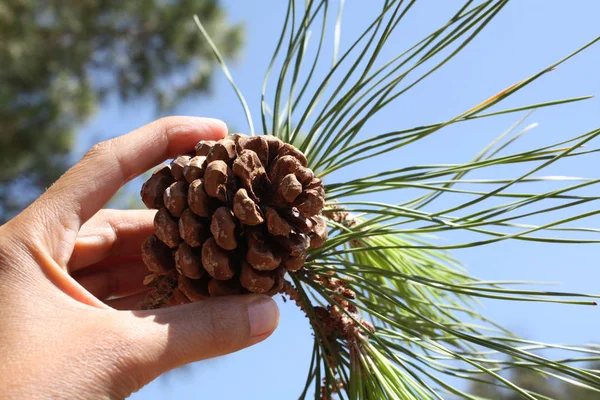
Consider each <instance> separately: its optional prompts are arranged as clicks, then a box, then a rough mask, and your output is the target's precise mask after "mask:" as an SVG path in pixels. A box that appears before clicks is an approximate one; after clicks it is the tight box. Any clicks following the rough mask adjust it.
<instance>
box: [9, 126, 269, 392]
mask: <svg viewBox="0 0 600 400" xmlns="http://www.w3.org/2000/svg"><path fill="white" fill-rule="evenodd" d="M226 134H227V128H226V126H225V124H224V123H223V122H221V121H218V120H213V119H206V118H191V117H168V118H163V119H160V120H158V121H155V122H153V123H151V124H149V125H146V126H144V127H142V128H140V129H137V130H135V131H133V132H131V133H129V134H127V135H124V136H120V137H117V138H115V139H112V140H109V141H106V142H102V143H99V144H97V145H95V146H94V147H93V148H92V149H90V151H89V152H88V153H87V154H86V155H85V156H84V157H83V159H82V160H81V161H80V162H79V163H77V164H76V165H75V166H74V167H73V168H71V169H70V170H69V171H67V172H66V173H65V174H64V175H63V176H62V177H61V178H60V179H59V180H58V181H57V182H56V183H55V184H54V185H52V186H51V187H50V188H49V189H48V190H47V191H46V193H44V194H43V195H42V196H41V197H40V198H39V199H37V200H36V201H35V202H34V203H33V204H32V205H31V206H30V207H28V208H27V209H26V210H24V211H23V212H22V213H21V214H19V215H18V216H17V217H15V218H14V219H12V220H11V221H9V222H8V223H6V224H5V225H3V226H0V282H1V283H0V393H2V398H4V399H6V398H8V399H11V398H18V399H25V398H27V399H42V398H43V399H47V398H57V399H58V398H68V399H121V398H124V397H127V396H129V395H130V394H131V393H133V392H135V391H137V390H139V389H140V388H141V387H142V386H144V385H145V384H147V383H149V382H150V381H152V380H153V379H155V378H156V377H158V376H159V375H161V374H162V373H163V372H166V371H168V370H170V369H172V368H176V367H178V366H181V365H184V364H187V363H190V362H194V361H198V360H204V359H207V358H211V357H216V356H220V355H224V354H228V353H231V352H234V351H237V350H240V349H242V348H245V347H248V346H251V345H253V344H255V343H258V342H260V341H262V340H264V339H265V338H267V337H268V336H269V335H270V334H271V333H272V332H273V331H274V330H275V328H276V327H277V324H278V321H279V312H278V309H277V306H276V304H275V302H274V301H273V300H272V299H270V298H269V297H266V296H262V295H246V296H232V297H221V298H215V299H210V300H206V301H202V302H198V303H192V304H188V305H182V306H176V307H169V308H163V309H160V310H151V311H132V309H133V308H134V307H135V306H136V305H137V304H138V302H139V301H140V300H141V299H142V298H143V296H144V295H145V293H144V291H145V287H144V286H143V285H142V283H141V282H142V279H143V277H144V276H145V275H146V273H147V270H146V268H145V266H144V265H143V263H142V261H141V256H140V246H141V243H142V241H143V240H144V238H146V237H147V236H149V235H150V234H151V232H152V220H153V217H154V213H155V211H146V210H143V211H142V210H135V211H134V210H131V211H118V210H100V209H101V207H102V206H103V205H104V204H106V203H107V201H108V200H109V199H110V198H111V197H112V196H113V195H114V194H115V193H116V191H117V190H118V189H119V188H120V187H121V186H122V185H123V184H124V183H126V182H127V181H129V180H131V179H133V178H134V177H136V176H138V175H140V174H141V173H143V172H145V171H146V170H148V169H150V168H152V167H153V166H155V165H157V164H159V163H161V162H163V161H164V160H166V159H168V158H172V157H174V156H176V155H177V154H183V153H186V152H189V151H191V150H193V147H194V144H195V143H197V142H198V141H199V140H202V139H211V140H218V139H220V138H222V137H224V136H225V135H226Z"/></svg>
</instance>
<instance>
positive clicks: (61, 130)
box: [0, 0, 243, 223]
mask: <svg viewBox="0 0 600 400" xmlns="http://www.w3.org/2000/svg"><path fill="white" fill-rule="evenodd" d="M190 13H197V14H199V15H200V16H201V17H202V19H203V20H204V21H206V23H207V29H208V30H209V31H210V32H211V34H212V35H213V37H214V40H215V42H216V43H217V44H218V45H219V48H220V49H221V50H222V52H223V54H224V56H226V57H232V56H234V55H235V54H236V53H237V51H238V49H239V47H240V45H241V41H242V34H243V32H242V29H241V27H240V26H229V25H228V24H227V23H226V20H225V13H224V11H223V9H222V7H221V5H220V4H219V2H218V0H170V1H162V0H140V1H137V0H136V1H123V0H101V1H98V0H77V1H62V0H48V1H42V2H40V1H36V0H10V1H3V2H0V37H1V38H2V40H0V60H2V69H1V71H0V121H2V134H0V167H1V168H0V223H1V222H2V221H3V220H6V219H7V218H9V217H10V216H11V214H12V213H13V212H15V211H18V210H20V209H21V208H22V207H23V206H24V205H26V204H27V203H28V202H29V201H31V199H32V198H34V197H35V196H37V195H38V194H39V192H40V191H41V190H43V189H44V188H45V187H47V186H48V185H49V184H50V183H52V182H53V181H54V180H55V179H56V178H57V177H58V176H59V175H60V174H61V173H62V172H64V170H65V168H66V167H67V165H68V163H69V162H68V159H67V156H68V154H69V151H70V150H71V149H72V147H73V144H74V141H75V136H74V133H75V132H76V129H77V128H78V126H79V125H80V124H81V123H82V122H84V121H86V119H87V118H89V117H90V115H92V113H93V112H94V110H95V109H96V108H97V107H98V104H99V103H101V102H102V100H103V99H104V98H105V97H106V96H108V95H113V94H114V95H117V96H119V97H120V98H121V99H124V100H128V99H132V98H135V97H140V96H144V97H145V98H148V97H149V98H153V99H155V100H156V102H157V105H158V106H159V108H161V109H165V108H169V107H172V106H173V105H175V104H176V103H177V102H180V101H182V100H184V99H186V98H187V97H188V96H190V95H194V94H197V93H199V92H204V91H206V90H208V89H209V87H210V77H211V74H212V72H213V69H214V61H213V58H212V56H211V50H210V48H209V47H208V46H207V45H206V42H205V41H203V40H202V39H201V38H200V37H199V36H198V34H197V29H196V27H195V25H194V22H193V21H192V20H191V19H190V18H189V16H190ZM25 188H26V190H25Z"/></svg>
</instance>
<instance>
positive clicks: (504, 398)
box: [469, 363, 600, 400]
mask: <svg viewBox="0 0 600 400" xmlns="http://www.w3.org/2000/svg"><path fill="white" fill-rule="evenodd" d="M588 368H590V369H593V370H597V371H600V363H594V364H592V365H590V366H588ZM508 379H509V380H510V381H511V382H512V383H514V384H516V385H518V386H519V387H521V388H523V389H525V390H529V391H530V392H532V393H531V394H532V396H534V397H536V398H539V399H545V398H551V399H565V400H571V399H573V400H575V399H576V400H596V399H598V398H599V395H598V393H596V392H594V391H591V390H589V389H585V388H581V387H578V386H575V385H571V384H566V383H563V382H562V381H559V380H558V379H549V378H548V377H545V376H544V375H542V374H539V373H536V372H534V371H532V370H530V369H527V368H516V369H513V370H512V371H511V373H510V374H509V377H508ZM484 381H488V382H491V380H489V378H484ZM469 392H470V393H471V394H473V395H475V396H478V397H479V398H481V399H490V400H521V399H523V396H521V395H520V394H519V393H517V392H515V391H512V390H507V389H505V388H504V387H503V384H502V383H501V382H497V385H492V384H488V383H485V382H473V384H472V385H471V387H470V390H469ZM536 394H537V395H539V396H536ZM544 396H546V397H544Z"/></svg>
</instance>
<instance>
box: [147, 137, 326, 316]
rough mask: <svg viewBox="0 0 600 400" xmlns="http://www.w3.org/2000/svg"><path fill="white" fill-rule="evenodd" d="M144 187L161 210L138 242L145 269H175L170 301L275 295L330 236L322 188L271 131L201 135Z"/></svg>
mask: <svg viewBox="0 0 600 400" xmlns="http://www.w3.org/2000/svg"><path fill="white" fill-rule="evenodd" d="M195 150H196V154H195V156H194V155H193V154H192V155H182V156H179V157H177V158H175V159H174V160H173V162H171V164H170V165H169V166H162V167H160V168H158V169H157V170H156V171H155V172H154V174H153V175H152V176H151V177H150V179H149V180H148V181H147V182H146V183H145V184H144V185H143V187H142V191H141V196H142V200H143V201H144V204H146V206H147V207H148V208H156V209H159V212H158V213H157V215H156V218H155V220H154V231H155V234H154V235H153V236H151V237H150V238H148V239H147V240H146V242H144V245H143V248H142V252H143V255H144V257H143V258H144V261H145V262H146V265H147V266H148V268H149V269H150V270H151V271H152V272H153V273H154V274H158V275H163V276H167V275H168V276H171V275H172V274H176V276H179V279H178V281H177V287H176V288H175V290H174V291H173V294H172V297H173V299H168V300H169V301H171V303H175V304H184V303H186V302H188V300H189V301H197V300H202V299H205V298H208V297H210V296H223V295H231V294H242V293H265V294H267V295H270V296H272V295H274V294H276V293H278V292H279V291H280V290H281V288H282V287H283V284H284V278H283V276H284V275H285V273H286V272H296V271H299V270H300V269H301V268H302V267H303V266H304V262H305V260H306V253H307V251H308V250H309V249H311V248H318V247H321V246H322V245H323V244H324V243H325V241H326V239H327V223H326V220H325V218H324V217H323V216H322V215H321V210H322V209H323V204H324V197H325V191H324V189H323V183H322V182H321V180H320V179H318V178H315V176H314V173H313V172H312V171H311V170H310V169H309V168H307V167H306V165H307V161H306V157H304V154H302V153H301V152H300V151H299V150H298V149H296V148H295V147H294V146H292V145H290V144H287V143H284V142H282V141H281V140H279V139H277V138H275V137H274V136H245V135H239V134H236V135H231V136H228V137H227V138H224V139H222V140H219V141H217V142H214V141H201V142H199V143H198V144H197V145H196V148H195Z"/></svg>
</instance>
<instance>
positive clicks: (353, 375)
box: [195, 0, 600, 400]
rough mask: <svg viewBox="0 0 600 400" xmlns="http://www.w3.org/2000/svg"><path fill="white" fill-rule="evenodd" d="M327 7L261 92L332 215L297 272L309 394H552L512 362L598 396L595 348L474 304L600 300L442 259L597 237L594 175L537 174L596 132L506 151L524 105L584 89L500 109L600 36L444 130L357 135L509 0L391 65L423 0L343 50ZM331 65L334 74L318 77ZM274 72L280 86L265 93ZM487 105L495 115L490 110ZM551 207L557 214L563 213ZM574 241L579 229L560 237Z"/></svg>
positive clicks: (383, 13)
mask: <svg viewBox="0 0 600 400" xmlns="http://www.w3.org/2000/svg"><path fill="white" fill-rule="evenodd" d="M332 3H333V2H332V1H328V0H319V1H317V0H304V1H296V0H289V1H288V8H287V11H286V14H285V18H284V21H283V25H282V30H281V34H280V36H279V39H278V42H277V43H276V47H275V51H274V53H273V57H272V59H271V61H270V63H269V66H268V69H267V71H266V75H265V80H264V83H263V86H262V89H261V98H260V105H261V122H262V130H263V132H262V133H263V134H271V135H275V136H277V137H279V138H281V139H282V140H285V141H287V142H290V143H294V144H295V145H297V147H299V148H300V149H301V150H302V151H303V152H305V154H306V156H307V158H308V161H309V167H311V168H312V169H313V170H314V171H315V172H317V173H318V175H319V176H320V177H321V178H324V179H325V180H326V185H325V190H326V196H327V202H328V203H327V205H326V208H325V210H324V213H325V214H326V215H328V216H329V217H330V218H329V220H328V224H329V239H328V240H327V242H326V244H325V245H324V246H323V247H321V248H320V249H314V250H312V251H311V253H310V254H309V258H308V259H307V263H306V267H305V269H304V270H303V271H300V272H298V273H294V274H291V275H290V276H289V279H290V280H291V281H292V283H293V285H294V287H295V290H296V292H297V293H296V296H297V298H296V301H297V303H298V304H299V306H301V307H302V309H303V310H304V311H305V312H306V314H307V316H308V317H309V320H310V323H311V325H312V327H313V330H314V333H315V343H314V348H313V352H312V358H311V363H310V366H309V369H308V375H307V379H306V384H305V386H304V389H303V391H302V393H301V394H300V398H301V399H304V398H308V397H314V398H315V399H321V398H331V397H336V398H340V399H346V398H347V399H402V400H404V399H442V398H445V396H446V395H452V396H454V397H456V398H465V399H480V398H481V397H478V396H475V395H471V394H469V393H466V392H464V391H463V390H461V389H459V388H457V387H455V386H454V385H450V384H449V383H448V382H447V381H446V379H447V378H452V379H456V378H459V379H463V380H465V381H470V382H476V383H479V384H483V385H490V386H493V387H496V386H497V387H504V388H508V389H510V390H512V391H514V392H515V393H517V394H519V395H520V396H522V398H526V399H534V400H535V399H547V398H548V397H546V396H543V395H542V394H539V393H535V392H533V391H531V390H527V389H525V388H523V387H520V386H519V384H518V382H512V381H511V380H510V379H509V378H507V377H506V376H507V375H506V372H510V371H512V370H516V369H518V370H529V371H532V372H534V373H536V374H540V375H542V376H545V377H548V378H551V379H554V380H559V381H562V382H565V383H568V384H572V385H575V386H579V387H582V388H585V389H587V390H589V391H591V392H599V393H600V375H599V374H597V373H596V372H595V371H593V370H591V369H589V368H586V367H585V365H586V364H585V363H589V362H592V361H598V360H600V349H598V348H597V347H594V346H567V345H552V344H546V343H540V342H534V341H529V340H524V339H520V338H518V337H516V336H515V335H513V334H512V333H511V332H509V331H507V330H506V329H504V328H503V327H501V326H499V325H497V324H495V323H494V322H493V321H490V320H489V319H487V318H486V317H485V315H483V314H481V313H480V312H479V311H478V308H479V307H478V306H479V303H478V300H479V299H494V300H502V301H527V302H551V303H558V304H570V305H574V306H575V305H588V306H589V305H596V303H595V301H594V300H593V299H596V298H598V297H600V296H599V295H597V294H582V293H565V292H561V291H555V290H552V291H551V290H531V289H523V288H520V287H519V286H520V285H528V286H530V285H531V282H521V281H512V282H508V281H505V282H499V281H498V282H493V281H481V280H478V279H476V278H474V277H472V276H470V275H469V274H468V273H467V271H465V270H464V269H463V268H462V267H461V266H460V264H459V263H458V262H457V261H456V260H455V259H454V258H452V256H451V255H450V254H449V253H448V252H447V251H448V250H450V249H459V248H469V247H474V246H483V245H487V244H490V243H495V242H498V241H503V240H522V241H535V242H546V243H579V244H582V243H598V242H600V239H595V236H594V235H595V234H597V233H599V232H600V229H595V228H592V227H586V226H573V225H572V223H573V222H574V221H578V222H581V223H585V221H586V218H588V217H591V216H594V215H596V214H598V213H600V210H596V209H591V210H590V208H589V207H587V208H583V206H589V205H590V204H595V203H594V202H596V201H597V200H599V199H600V198H599V197H598V196H593V195H589V193H590V192H592V193H595V192H597V190H595V191H594V190H591V191H590V190H589V189H590V188H591V187H592V186H594V189H595V188H596V186H595V185H597V184H598V183H600V179H596V178H588V177H584V176H556V175H542V173H543V170H545V169H548V168H549V167H551V166H554V165H556V164H558V163H560V162H562V161H564V160H566V159H569V158H572V157H578V158H580V157H586V156H590V155H593V154H595V153H596V152H598V151H600V149H596V148H590V147H586V146H589V144H590V143H592V142H593V141H594V140H595V139H596V138H597V136H599V135H600V129H595V130H591V131H589V132H586V133H583V134H579V135H577V136H574V137H573V138H571V139H569V140H565V141H561V142H558V143H554V144H551V145H546V146H541V147H538V148H533V149H529V150H522V151H520V152H513V153H511V152H510V148H511V147H512V145H513V144H514V143H515V142H516V141H518V140H520V139H521V138H522V137H523V136H524V135H525V134H527V132H529V131H531V129H533V128H535V127H536V124H529V125H526V126H525V127H522V125H523V123H524V122H525V120H526V119H527V118H528V117H529V115H530V114H531V112H533V111H534V110H536V109H540V108H544V107H556V106H560V105H564V104H567V103H575V102H580V101H584V100H587V99H589V98H591V96H577V97H573V98H567V99H558V100H553V99H550V100H544V101H540V102H537V103H534V104H528V105H523V106H519V107H511V108H504V109H499V110H498V109H496V107H497V106H498V105H499V104H500V103H502V102H503V101H504V100H505V99H506V98H507V97H510V96H513V95H515V94H516V93H517V92H519V91H520V90H521V89H523V88H525V87H526V86H528V85H529V84H531V83H532V82H534V81H536V80H537V79H539V78H540V77H542V76H544V75H545V74H547V73H548V72H551V71H553V70H554V69H555V68H557V67H559V66H560V65H561V64H562V63H564V62H566V61H567V60H569V59H571V58H572V57H574V56H575V55H577V54H579V53H580V52H582V51H584V50H585V49H587V48H588V47H590V46H592V45H594V44H595V43H596V42H598V41H599V40H600V37H598V38H595V39H594V40H592V41H590V42H589V43H587V44H586V45H584V46H582V47H581V48H579V49H577V50H576V51H574V52H573V53H571V54H569V55H568V56H566V57H564V58H563V59H561V60H559V61H557V62H555V63H553V64H552V65H549V66H548V67H546V68H544V69H542V70H541V71H539V72H538V73H536V74H534V75H532V76H531V77H529V78H526V79H523V80H521V81H519V82H517V83H515V84H513V85H511V86H509V87H508V88H507V89H505V90H503V91H501V92H499V93H497V94H494V95H493V96H491V97H490V98H488V99H487V100H485V101H483V102H480V103H478V104H477V105H475V106H474V107H471V108H469V109H468V110H466V111H464V112H463V113H460V114H459V115H456V116H455V117H453V118H450V119H448V120H446V121H441V122H437V123H428V124H423V125H421V126H418V127H408V128H402V127H398V128H397V129H396V130H394V131H392V132H385V133H381V134H374V135H370V136H369V137H368V138H366V139H359V134H361V133H362V132H363V127H364V126H365V124H366V123H367V122H368V121H369V120H370V119H371V118H373V117H374V116H375V115H376V114H377V113H378V112H379V111H381V110H382V109H384V108H385V107H386V106H388V105H389V104H391V103H392V102H393V101H394V100H395V99H397V98H398V97H400V96H402V95H404V94H405V93H407V92H408V91H410V90H411V89H412V88H414V87H415V86H417V85H418V84H420V83H421V82H423V81H424V80H426V79H427V78H428V77H429V76H430V75H431V74H432V73H434V72H435V71H437V70H438V69H439V68H442V67H443V66H444V65H445V64H446V63H448V62H450V61H451V60H452V58H453V57H454V56H456V55H457V54H458V53H459V52H460V51H461V50H462V49H464V48H465V47H466V46H467V45H468V44H469V43H470V42H471V41H472V40H473V39H474V38H475V37H476V36H477V35H478V34H479V33H480V32H481V31H482V30H483V29H484V28H485V27H486V26H487V25H488V24H489V23H490V22H491V21H492V20H493V19H494V18H495V17H496V15H497V14H498V13H499V12H500V11H501V10H502V9H503V7H504V6H505V5H506V4H507V3H508V0H482V1H473V0H469V1H466V2H465V4H464V5H463V6H462V7H460V8H459V9H458V10H457V11H456V13H455V14H454V15H452V16H450V18H449V19H448V20H447V22H446V23H444V24H442V26H440V27H439V28H438V29H436V30H434V31H433V32H432V33H431V34H429V35H427V36H426V37H424V38H423V39H422V40H420V41H418V42H417V43H415V44H414V45H413V46H410V47H409V48H408V49H406V50H405V51H403V52H401V53H400V54H398V55H397V56H395V57H392V58H391V59H388V60H384V59H382V54H383V52H382V49H383V48H384V47H385V46H386V45H387V44H388V41H389V39H390V37H391V35H392V33H393V32H394V31H395V30H396V29H397V28H398V26H400V24H401V22H402V21H403V20H404V19H405V18H408V15H409V11H410V9H411V8H412V6H413V5H414V4H415V3H416V0H412V1H403V0H384V1H383V2H382V3H383V4H382V6H381V9H380V10H379V12H378V13H376V14H377V15H376V16H375V17H374V19H373V20H372V21H371V22H370V23H369V24H368V26H367V28H366V29H365V30H364V31H363V32H360V33H359V34H358V35H357V36H356V37H355V38H354V39H353V40H352V41H350V42H349V43H350V45H349V46H348V47H347V48H346V49H342V47H341V36H342V33H341V32H342V28H341V27H342V13H343V6H344V1H343V0H340V1H339V2H337V5H338V6H337V7H334V6H331V4H332ZM369 7H372V5H369ZM332 9H333V10H334V11H331V10H332ZM336 11H337V15H336V16H335V18H334V19H333V20H334V23H333V24H329V23H328V21H329V19H328V18H329V14H330V12H336ZM195 20H196V23H197V25H198V28H199V29H200V31H201V33H202V35H203V36H204V37H205V39H206V40H207V41H208V42H209V44H210V45H211V47H212V49H213V52H214V54H215V57H216V58H217V60H218V61H219V63H220V64H221V66H222V68H223V71H224V73H225V75H226V76H227V78H228V80H229V81H230V83H231V84H232V86H233V88H234V90H235V92H236V94H237V95H238V97H239V99H240V101H241V103H242V106H243V109H244V112H245V114H246V117H247V119H248V124H249V126H250V130H251V133H253V132H254V131H253V128H252V117H251V115H250V112H249V108H248V106H247V104H246V101H245V100H244V97H243V96H242V94H241V92H240V91H239V89H238V88H237V86H236V85H235V83H234V82H233V78H232V77H231V74H230V73H229V71H228V69H227V66H226V65H225V63H224V61H223V59H222V57H221V56H220V54H219V51H218V49H216V47H215V46H214V44H213V43H212V41H211V40H210V37H209V36H208V33H207V32H206V31H205V29H204V28H203V27H202V24H201V23H200V21H199V20H198V18H197V17H196V18H195ZM330 25H332V26H330ZM330 29H331V30H332V33H331V35H332V37H333V48H332V55H331V58H328V60H329V61H327V60H324V57H323V53H324V51H325V50H326V49H327V48H328V47H327V46H326V40H325V39H326V38H327V37H329V36H328V35H330V33H329V30H330ZM311 38H312V40H311ZM311 45H312V47H311ZM323 65H326V66H327V68H328V71H327V73H326V74H325V76H318V73H317V71H319V67H322V66H323ZM275 66H278V68H279V69H278V71H277V72H276V71H275ZM272 74H273V76H275V77H276V78H275V79H276V82H275V85H274V87H273V88H269V85H268V82H269V78H270V76H271V75H272ZM270 99H272V102H271V101H270ZM271 104H272V105H271ZM492 107H494V108H495V109H494V110H490V108H492ZM521 112H525V113H526V114H525V115H524V116H522V118H520V119H519V120H518V121H517V122H516V123H515V124H514V125H513V126H511V127H510V128H509V129H508V130H506V131H505V132H503V133H501V134H500V135H499V136H498V137H496V138H495V139H494V140H493V141H492V142H491V143H490V144H489V145H488V146H486V147H485V148H483V149H482V150H481V151H480V152H479V153H478V154H476V155H475V156H474V158H473V159H472V160H471V161H468V162H465V163H462V164H429V165H415V166H410V167H404V168H395V169H390V170H381V171H379V172H377V173H374V174H371V175H368V176H363V177H355V178H353V179H350V180H347V181H341V182H335V181H330V179H332V178H331V177H332V176H334V175H332V174H333V173H334V172H337V171H339V170H343V169H344V168H346V167H348V166H351V165H354V164H358V163H361V162H365V161H369V162H372V161H373V160H374V159H375V158H376V157H377V156H379V155H383V154H386V153H389V152H391V151H396V150H399V149H403V148H405V147H408V146H410V145H411V144H414V143H415V142H417V141H419V140H421V139H424V138H426V137H429V136H430V135H433V134H436V133H438V132H439V131H441V130H443V129H444V128H446V127H448V126H451V125H456V124H464V123H468V122H469V121H471V120H475V119H482V118H493V117H495V116H498V115H505V114H517V113H521ZM502 166H512V167H521V172H520V173H519V174H518V175H517V176H516V177H514V176H513V177H505V178H495V179H482V178H478V179H472V178H467V177H466V175H467V174H469V173H472V172H475V171H486V170H488V169H490V168H497V167H502ZM533 184H542V185H541V186H536V187H544V188H547V187H549V186H547V185H549V184H552V189H551V190H547V189H546V190H541V191H539V192H530V189H531V188H532V187H533V186H532V185H533ZM523 187H525V188H527V189H522V188H523ZM401 189H412V190H418V191H420V193H421V194H420V195H419V196H417V197H415V198H412V199H408V200H405V201H403V202H401V203H399V204H386V203H382V202H375V201H373V197H372V195H373V194H374V193H378V192H382V191H392V190H393V191H397V192H398V193H400V192H399V191H400V190H401ZM586 189H587V190H586ZM586 193H588V194H586ZM449 196H453V198H454V199H460V200H461V201H459V202H458V204H457V205H454V206H451V207H447V208H442V209H440V208H437V206H436V205H437V204H438V200H439V199H440V198H441V197H449ZM490 200H495V201H494V202H493V203H490ZM340 210H342V211H344V212H346V213H348V214H347V215H346V217H345V220H344V219H343V218H342V219H339V218H338V219H336V218H334V217H333V215H334V214H332V212H335V211H340ZM556 212H560V213H561V216H560V217H556ZM565 212H569V215H567V216H565ZM532 217H535V219H536V221H538V222H537V223H536V224H532V223H531V222H530V219H531V218H532ZM539 221H541V222H539ZM453 231H464V232H468V233H469V234H472V235H475V236H477V238H476V239H475V240H471V241H468V242H463V243H446V244H444V245H442V244H440V240H439V238H437V237H434V236H432V235H436V236H440V237H443V238H446V236H447V235H448V234H449V233H451V232H453ZM565 233H569V234H570V236H569V237H565V236H564V234H565ZM573 235H577V236H576V237H573ZM316 276H321V277H323V276H327V277H330V278H332V279H333V278H335V279H339V280H340V281H342V282H344V285H346V286H347V287H348V288H351V289H352V291H354V293H355V294H356V298H355V299H346V300H344V301H347V304H349V305H351V306H352V307H356V310H357V311H358V313H351V312H348V311H347V309H346V308H344V306H343V305H342V304H340V299H341V298H340V296H339V295H337V293H336V292H334V291H332V289H330V288H328V287H326V286H325V285H322V284H321V283H319V281H317V280H316V278H315V277H316ZM316 306H323V307H327V306H330V307H334V306H338V307H340V309H341V310H343V312H344V313H345V318H347V320H348V321H352V323H354V324H355V326H356V327H358V328H357V329H358V330H357V332H359V333H355V336H352V339H351V340H350V339H348V337H343V336H338V337H335V336H332V335H331V333H328V332H327V331H326V328H327V327H326V326H324V325H323V322H322V321H321V320H320V319H319V317H318V315H317V312H316V310H317V309H316V308H315V307H316ZM363 318H364V321H368V322H370V323H371V324H372V325H373V326H374V327H375V333H372V332H371V331H370V330H369V329H367V328H365V325H363V324H362V323H363V320H362V319H363ZM546 350H560V351H561V354H566V353H568V354H569V355H568V356H567V357H563V358H561V359H554V360H553V359H550V358H547V357H546V356H545V351H546ZM599 396H600V394H599Z"/></svg>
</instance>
